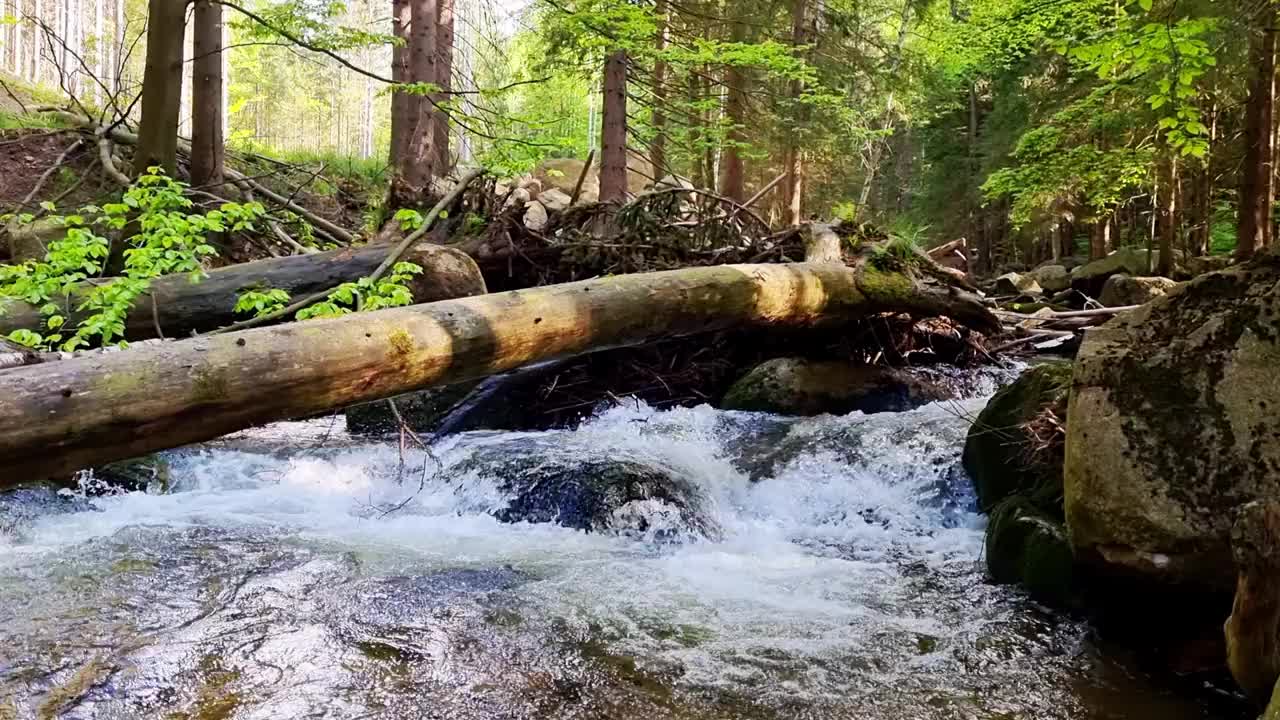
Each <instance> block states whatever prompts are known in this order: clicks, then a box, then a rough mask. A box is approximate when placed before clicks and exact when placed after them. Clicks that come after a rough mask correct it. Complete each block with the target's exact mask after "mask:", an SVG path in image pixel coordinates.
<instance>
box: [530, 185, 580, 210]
mask: <svg viewBox="0 0 1280 720" xmlns="http://www.w3.org/2000/svg"><path fill="white" fill-rule="evenodd" d="M570 200H572V198H570V197H569V195H568V194H567V193H565V192H563V191H561V190H558V189H556V188H550V189H548V190H543V191H542V192H541V193H539V194H538V202H539V203H541V204H542V206H543V207H544V208H546V209H547V212H553V213H554V212H563V211H564V210H565V209H566V208H568V207H569V201H570Z"/></svg>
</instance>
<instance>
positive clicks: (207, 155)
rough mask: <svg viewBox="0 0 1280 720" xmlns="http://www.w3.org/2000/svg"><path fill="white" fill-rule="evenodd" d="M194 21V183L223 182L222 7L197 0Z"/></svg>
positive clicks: (192, 181) (204, 184)
mask: <svg viewBox="0 0 1280 720" xmlns="http://www.w3.org/2000/svg"><path fill="white" fill-rule="evenodd" d="M98 2H101V0H98ZM192 24H193V25H194V26H195V27H194V42H193V44H192V52H193V54H194V55H195V61H194V66H193V68H192V81H191V108H192V116H191V184H192V185H193V186H196V187H200V186H208V185H218V184H220V183H222V179H223V168H224V164H225V157H226V149H225V147H224V145H223V137H222V116H223V113H224V112H225V108H223V106H222V84H223V82H224V78H223V77H222V6H221V5H219V4H217V3H215V2H211V1H210V0H197V1H196V6H195V14H194V17H193V20H192Z"/></svg>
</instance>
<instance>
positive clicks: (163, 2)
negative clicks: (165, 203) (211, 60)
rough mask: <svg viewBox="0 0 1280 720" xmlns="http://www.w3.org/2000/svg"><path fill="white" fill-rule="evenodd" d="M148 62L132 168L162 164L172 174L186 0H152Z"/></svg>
mask: <svg viewBox="0 0 1280 720" xmlns="http://www.w3.org/2000/svg"><path fill="white" fill-rule="evenodd" d="M148 8H149V12H150V14H149V19H148V21H147V63H146V69H145V71H144V74H143V78H142V122H141V123H140V124H139V126H138V138H139V140H138V147H137V148H136V149H135V151H134V161H133V170H134V173H135V174H138V175H141V174H142V173H144V172H146V170H147V168H149V167H152V166H156V165H158V166H160V167H161V168H164V171H165V172H166V173H168V174H169V175H170V176H172V175H174V174H175V172H176V170H177V166H178V110H179V108H180V107H181V106H182V74H183V73H182V40H183V35H184V34H185V31H186V15H185V8H186V3H185V2H184V1H183V0H150V3H149V5H148Z"/></svg>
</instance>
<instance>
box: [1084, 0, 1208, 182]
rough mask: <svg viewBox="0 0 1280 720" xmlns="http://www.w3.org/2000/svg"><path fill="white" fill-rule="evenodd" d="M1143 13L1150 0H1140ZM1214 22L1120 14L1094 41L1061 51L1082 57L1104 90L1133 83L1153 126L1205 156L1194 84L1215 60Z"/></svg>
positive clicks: (1183, 149) (1173, 143) (1182, 148)
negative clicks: (1157, 19) (1153, 114)
mask: <svg viewBox="0 0 1280 720" xmlns="http://www.w3.org/2000/svg"><path fill="white" fill-rule="evenodd" d="M1141 5H1142V7H1143V9H1144V10H1145V11H1146V12H1150V11H1151V6H1152V3H1151V0H1141ZM1216 26H1217V22H1216V20H1215V19H1214V18H1179V19H1177V20H1173V21H1166V22H1141V18H1139V17H1136V16H1134V15H1131V14H1129V13H1123V12H1122V13H1120V14H1119V17H1118V18H1117V19H1116V22H1115V24H1114V26H1112V27H1104V28H1101V29H1100V30H1099V32H1098V33H1097V34H1096V36H1095V37H1094V38H1093V39H1092V42H1087V43H1084V44H1081V45H1077V46H1075V47H1072V48H1070V49H1069V50H1068V49H1067V46H1066V44H1065V43H1063V44H1062V45H1061V46H1060V50H1061V51H1062V52H1065V53H1067V54H1068V55H1070V57H1072V58H1073V59H1075V60H1078V61H1080V62H1081V63H1082V64H1083V65H1084V66H1085V67H1086V68H1088V69H1089V70H1091V71H1092V72H1095V73H1097V75H1098V77H1099V79H1101V80H1103V81H1104V82H1106V83H1108V85H1106V86H1104V89H1111V88H1117V89H1118V88H1121V87H1124V88H1125V90H1126V91H1128V90H1131V88H1132V87H1134V86H1137V87H1140V88H1143V92H1145V93H1146V97H1145V99H1144V102H1145V103H1146V104H1147V105H1148V106H1149V107H1150V109H1151V110H1153V111H1156V112H1157V113H1158V120H1157V129H1158V130H1159V132H1160V133H1161V134H1162V135H1163V137H1164V140H1165V142H1167V143H1168V144H1169V146H1170V147H1171V148H1173V149H1174V150H1175V151H1177V152H1179V153H1180V154H1182V155H1187V156H1192V157H1196V158H1203V157H1205V155H1206V154H1207V153H1208V152H1209V143H1208V135H1209V129H1208V127H1206V126H1205V124H1204V123H1203V122H1202V118H1201V115H1200V107H1199V104H1198V102H1197V100H1198V99H1199V96H1200V92H1199V87H1198V83H1199V82H1200V79H1201V78H1202V77H1203V76H1204V75H1205V73H1207V72H1208V71H1209V70H1210V68H1213V67H1215V66H1216V65H1217V64H1218V59H1217V58H1216V57H1215V56H1214V55H1213V52H1212V50H1211V48H1210V47H1209V44H1208V43H1207V42H1206V41H1205V37H1206V36H1207V35H1209V34H1210V33H1211V32H1212V31H1213V30H1214V29H1215V28H1216Z"/></svg>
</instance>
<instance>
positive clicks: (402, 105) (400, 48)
mask: <svg viewBox="0 0 1280 720" xmlns="http://www.w3.org/2000/svg"><path fill="white" fill-rule="evenodd" d="M411 18H412V9H411V8H410V6H409V0H391V31H392V33H393V34H394V36H395V38H396V39H397V40H398V41H399V42H397V43H396V44H394V45H392V46H391V79H392V81H394V82H397V83H407V82H409V26H410V25H411V24H412V22H411ZM412 100H413V96H412V95H409V94H408V93H404V92H393V93H392V94H391V157H390V163H391V166H392V167H396V168H398V167H400V159H401V158H403V157H405V156H406V155H408V154H409V136H410V135H411V134H412V133H413V121H414V116H413V107H412Z"/></svg>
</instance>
